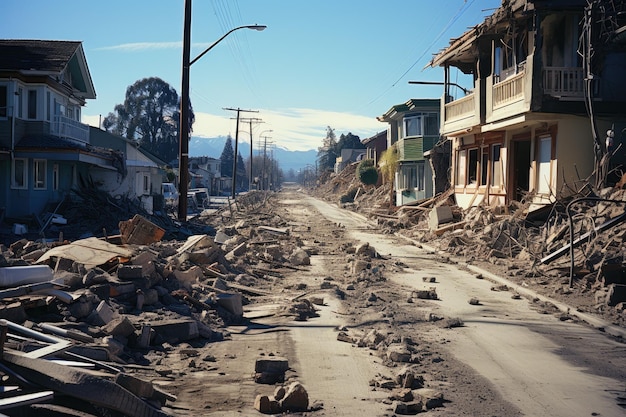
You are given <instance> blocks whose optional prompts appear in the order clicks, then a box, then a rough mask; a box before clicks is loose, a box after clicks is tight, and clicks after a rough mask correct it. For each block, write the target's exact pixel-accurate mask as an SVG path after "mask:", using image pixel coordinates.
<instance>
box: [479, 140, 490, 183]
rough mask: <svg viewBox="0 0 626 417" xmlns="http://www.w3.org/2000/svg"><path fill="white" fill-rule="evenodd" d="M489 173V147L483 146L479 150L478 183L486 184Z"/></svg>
mask: <svg viewBox="0 0 626 417" xmlns="http://www.w3.org/2000/svg"><path fill="white" fill-rule="evenodd" d="M488 175H489V148H488V147H486V146H485V147H483V148H481V152H480V185H487V184H488V183H487V180H488V178H487V177H488Z"/></svg>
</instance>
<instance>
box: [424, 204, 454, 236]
mask: <svg viewBox="0 0 626 417" xmlns="http://www.w3.org/2000/svg"><path fill="white" fill-rule="evenodd" d="M452 220H454V216H453V215H452V208H451V207H450V206H439V207H435V208H434V209H432V210H431V211H430V213H428V227H429V228H430V230H436V229H438V228H439V225H441V224H444V223H450V222H451V221H452Z"/></svg>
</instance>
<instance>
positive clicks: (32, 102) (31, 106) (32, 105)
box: [28, 90, 37, 119]
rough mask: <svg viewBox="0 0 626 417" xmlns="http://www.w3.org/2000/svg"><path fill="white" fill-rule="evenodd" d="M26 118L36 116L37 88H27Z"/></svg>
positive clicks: (34, 117)
mask: <svg viewBox="0 0 626 417" xmlns="http://www.w3.org/2000/svg"><path fill="white" fill-rule="evenodd" d="M28 118H29V119H36V118H37V90H28Z"/></svg>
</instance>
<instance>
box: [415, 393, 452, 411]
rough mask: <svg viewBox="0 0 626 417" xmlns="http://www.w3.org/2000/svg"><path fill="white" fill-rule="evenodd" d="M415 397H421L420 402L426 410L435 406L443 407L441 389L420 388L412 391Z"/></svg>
mask: <svg viewBox="0 0 626 417" xmlns="http://www.w3.org/2000/svg"><path fill="white" fill-rule="evenodd" d="M413 394H414V395H415V397H416V398H417V397H418V396H419V397H421V399H422V403H423V404H424V407H425V408H426V409H428V410H431V409H433V408H437V407H443V402H444V398H443V393H442V392H441V391H437V390H434V389H431V388H420V389H418V390H416V391H415V392H414V393H413Z"/></svg>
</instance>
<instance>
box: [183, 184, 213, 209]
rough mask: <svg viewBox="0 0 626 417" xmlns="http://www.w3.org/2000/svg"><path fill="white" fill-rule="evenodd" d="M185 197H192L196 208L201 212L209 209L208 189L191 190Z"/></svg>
mask: <svg viewBox="0 0 626 417" xmlns="http://www.w3.org/2000/svg"><path fill="white" fill-rule="evenodd" d="M187 195H193V199H194V200H195V204H196V206H197V207H198V208H199V209H200V210H202V209H205V208H209V189H208V188H192V189H190V190H189V193H188V194H187Z"/></svg>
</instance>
